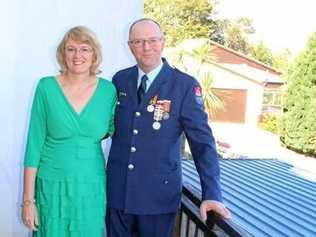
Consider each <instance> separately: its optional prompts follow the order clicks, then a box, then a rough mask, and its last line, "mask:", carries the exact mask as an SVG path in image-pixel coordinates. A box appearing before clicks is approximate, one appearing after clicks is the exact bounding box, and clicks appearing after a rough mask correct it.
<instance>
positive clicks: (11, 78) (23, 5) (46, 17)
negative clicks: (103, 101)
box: [0, 0, 143, 237]
mask: <svg viewBox="0 0 316 237" xmlns="http://www.w3.org/2000/svg"><path fill="white" fill-rule="evenodd" d="M142 11H143V1H141V0H116V1H104V0H89V1H86V0H66V1H65V0H45V1H42V0H1V8H0V29H1V37H0V52H1V57H0V75H1V86H0V106H1V109H0V169H1V170H0V213H1V215H0V236H1V237H22V236H28V234H30V233H29V232H28V231H27V230H26V228H25V227H24V226H23V225H22V224H21V219H20V208H19V205H20V203H21V192H22V185H21V182H22V171H23V166H22V164H23V153H24V146H25V137H26V129H27V123H28V116H29V110H30V105H31V101H32V95H33V90H34V86H35V85H36V82H37V80H38V79H39V78H40V77H42V76H45V75H54V74H57V73H58V69H59V68H58V65H57V63H56V60H55V49H56V46H57V44H58V43H59V41H60V40H61V38H62V36H63V34H64V33H65V32H66V31H67V30H68V29H69V28H70V27H73V26H76V25H86V26H88V27H90V28H91V29H92V30H94V31H95V32H96V33H97V35H98V37H99V39H100V41H101V43H102V45H103V56H104V61H103V64H102V66H101V69H102V70H103V73H102V75H101V76H103V77H107V78H110V77H111V76H112V75H113V73H114V72H115V71H116V70H118V69H120V68H123V67H126V66H129V65H132V64H133V63H134V60H133V58H132V56H131V54H130V53H129V51H128V48H127V45H126V41H127V34H128V27H129V24H130V23H131V22H132V21H133V20H135V19H137V18H139V17H141V16H142V13H143V12H142Z"/></svg>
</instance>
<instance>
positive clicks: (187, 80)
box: [173, 67, 199, 87]
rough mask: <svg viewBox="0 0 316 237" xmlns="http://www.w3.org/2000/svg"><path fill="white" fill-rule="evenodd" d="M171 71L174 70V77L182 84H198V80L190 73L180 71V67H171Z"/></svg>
mask: <svg viewBox="0 0 316 237" xmlns="http://www.w3.org/2000/svg"><path fill="white" fill-rule="evenodd" d="M173 71H174V76H175V79H176V80H177V81H178V82H179V83H181V84H184V85H186V86H190V87H192V86H194V85H198V84H199V83H198V81H197V80H196V79H195V78H194V77H193V76H191V75H189V74H188V73H186V72H183V71H181V70H180V69H178V68H176V67H173Z"/></svg>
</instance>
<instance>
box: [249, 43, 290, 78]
mask: <svg viewBox="0 0 316 237" xmlns="http://www.w3.org/2000/svg"><path fill="white" fill-rule="evenodd" d="M249 54H250V56H251V57H253V58H255V59H257V60H258V61H260V62H262V63H264V64H267V65H269V66H271V67H273V68H275V69H277V70H279V71H280V72H282V73H283V74H285V73H286V72H287V70H288V66H289V60H290V57H291V52H290V51H289V50H288V49H285V50H284V51H283V52H281V53H275V52H273V51H272V50H271V49H270V48H268V46H266V44H265V43H264V42H263V41H259V42H257V43H254V44H253V45H252V46H251V48H250V52H249Z"/></svg>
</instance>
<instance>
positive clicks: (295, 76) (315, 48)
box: [281, 33, 316, 157]
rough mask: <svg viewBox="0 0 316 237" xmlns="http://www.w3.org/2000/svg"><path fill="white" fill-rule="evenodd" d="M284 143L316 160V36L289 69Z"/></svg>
mask: <svg viewBox="0 0 316 237" xmlns="http://www.w3.org/2000/svg"><path fill="white" fill-rule="evenodd" d="M283 107H284V116H283V120H282V130H281V140H282V141H283V143H284V144H285V145H286V146H287V147H289V148H291V149H294V150H297V151H300V152H303V153H306V154H310V155H313V156H315V157H316V116H315V115H316V33H314V34H313V35H312V37H311V38H310V40H309V42H308V44H307V47H306V49H305V50H304V51H303V52H302V53H301V54H300V55H299V56H298V57H297V59H296V61H295V62H294V63H293V65H291V67H290V69H289V74H288V79H287V82H286V91H285V96H284V101H283Z"/></svg>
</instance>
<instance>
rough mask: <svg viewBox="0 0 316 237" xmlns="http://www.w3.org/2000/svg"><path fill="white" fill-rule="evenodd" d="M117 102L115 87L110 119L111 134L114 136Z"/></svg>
mask: <svg viewBox="0 0 316 237" xmlns="http://www.w3.org/2000/svg"><path fill="white" fill-rule="evenodd" d="M116 103H117V95H116V89H114V93H113V99H112V106H111V110H112V111H111V120H110V126H109V136H110V137H112V136H113V134H114V131H115V127H114V116H115V107H116Z"/></svg>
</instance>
